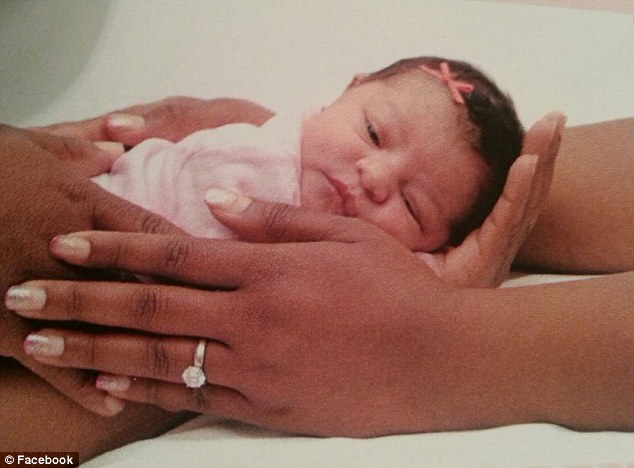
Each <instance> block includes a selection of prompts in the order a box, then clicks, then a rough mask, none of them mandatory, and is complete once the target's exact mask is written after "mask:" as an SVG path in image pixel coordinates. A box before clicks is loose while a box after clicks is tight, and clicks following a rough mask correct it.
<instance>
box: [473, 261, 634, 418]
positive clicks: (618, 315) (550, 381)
mask: <svg viewBox="0 0 634 468" xmlns="http://www.w3.org/2000/svg"><path fill="white" fill-rule="evenodd" d="M476 294H478V295H479V297H480V300H482V301H483V302H480V303H479V304H480V306H482V305H484V307H486V308H485V309H484V311H483V312H482V313H480V312H478V313H474V314H471V315H470V316H469V318H468V319H467V323H465V324H464V329H466V330H470V332H469V333H468V334H467V336H468V337H469V339H468V340H467V341H468V345H467V346H466V349H469V347H471V350H470V352H469V354H471V355H472V356H471V357H469V356H468V355H467V356H466V358H467V359H471V360H472V362H470V367H468V368H466V369H465V372H469V377H468V378H467V379H465V382H467V383H468V382H471V383H473V389H470V388H469V386H468V385H467V386H466V391H467V392H469V391H475V392H481V393H482V394H483V395H486V398H484V399H483V401H484V403H485V405H481V404H480V403H478V404H476V405H474V406H476V407H477V408H478V410H479V411H482V412H484V413H483V415H482V416H484V415H486V417H483V419H482V422H484V423H485V424H486V423H487V422H491V423H505V422H540V421H542V422H553V423H557V424H561V425H564V426H569V427H572V428H575V429H580V430H605V429H616V430H633V429H634V359H633V358H632V357H633V356H634V273H623V274H618V275H611V276H606V277H601V278H595V279H590V280H584V281H574V282H566V283H558V284H550V285H542V286H536V287H526V288H514V289H505V290H498V291H497V292H496V291H495V290H486V291H478V292H477V293H476ZM537 298H539V299H537ZM467 369H468V371H467ZM474 389H475V390H474ZM489 405H491V406H489ZM487 410H488V411H489V412H490V413H486V411H487ZM476 416H479V415H476ZM488 418H494V419H495V418H498V419H499V421H488Z"/></svg>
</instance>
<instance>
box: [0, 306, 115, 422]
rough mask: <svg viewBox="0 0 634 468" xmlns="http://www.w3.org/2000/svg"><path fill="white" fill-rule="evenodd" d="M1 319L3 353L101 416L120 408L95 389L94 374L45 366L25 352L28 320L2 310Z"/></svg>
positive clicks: (28, 330)
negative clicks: (23, 346) (23, 344)
mask: <svg viewBox="0 0 634 468" xmlns="http://www.w3.org/2000/svg"><path fill="white" fill-rule="evenodd" d="M1 320H2V323H3V329H2V333H3V339H2V355H4V356H11V357H13V358H14V359H16V360H18V361H19V362H20V363H21V364H22V365H23V366H25V367H26V368H28V369H30V370H31V371H32V372H34V373H35V374H37V375H39V376H40V377H41V378H42V379H44V380H45V381H47V382H48V383H49V384H51V385H52V386H53V387H55V388H56V389H57V390H59V391H60V392H61V393H63V394H64V395H67V396H68V397H69V398H71V399H72V400H73V401H75V402H77V403H78V404H80V405H81V406H83V407H84V408H86V409H87V410H89V411H92V412H94V413H97V414H100V415H103V416H112V415H114V414H117V413H119V412H120V411H121V410H122V409H123V407H124V404H123V402H122V401H120V400H118V399H116V398H111V397H108V395H107V394H106V393H104V392H103V391H99V390H97V389H96V388H95V386H94V384H95V376H94V375H92V374H90V373H87V372H83V371H79V370H76V369H61V368H54V367H50V366H46V365H43V364H41V363H40V362H38V361H37V360H35V359H34V358H33V357H31V356H29V355H27V354H25V353H24V351H23V348H22V343H23V342H24V340H25V339H26V337H27V336H28V335H29V334H30V333H32V332H33V327H32V326H31V324H30V323H29V322H27V321H26V320H24V319H22V318H21V317H19V316H17V315H15V314H11V313H3V316H2V319H1Z"/></svg>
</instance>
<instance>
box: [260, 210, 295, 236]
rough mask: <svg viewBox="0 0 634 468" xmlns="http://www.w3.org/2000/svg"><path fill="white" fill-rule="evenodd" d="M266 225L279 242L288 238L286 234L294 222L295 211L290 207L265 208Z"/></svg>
mask: <svg viewBox="0 0 634 468" xmlns="http://www.w3.org/2000/svg"><path fill="white" fill-rule="evenodd" d="M265 210H266V211H265V216H264V223H265V226H266V230H267V231H268V232H270V233H271V236H272V237H273V238H274V239H275V240H277V241H280V240H283V239H285V238H286V233H287V232H288V230H289V227H290V225H291V223H292V220H293V213H294V210H293V209H292V207H290V206H289V205H283V204H276V205H268V206H267V207H266V208H265Z"/></svg>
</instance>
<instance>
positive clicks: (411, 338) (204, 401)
mask: <svg viewBox="0 0 634 468" xmlns="http://www.w3.org/2000/svg"><path fill="white" fill-rule="evenodd" d="M224 200H225V202H226V203H225V204H224V206H225V208H224V209H222V208H218V207H216V208H215V209H214V214H215V215H216V216H217V217H218V218H220V219H222V221H223V222H225V223H226V224H227V225H229V226H230V227H231V228H232V229H234V230H236V231H237V232H239V234H240V236H241V237H242V238H246V239H248V240H250V241H251V242H233V241H215V240H207V239H196V238H186V237H173V236H158V235H155V236H145V235H134V234H120V233H103V232H88V233H80V234H74V235H72V236H71V237H70V238H71V239H73V241H72V242H71V245H74V246H75V248H74V249H71V250H70V251H69V250H66V249H65V248H64V247H65V246H66V245H67V244H68V240H69V237H64V238H62V239H59V238H58V239H56V240H54V241H53V242H52V251H53V253H54V254H55V255H57V256H58V257H60V258H64V259H65V260H67V261H71V262H73V263H75V264H77V265H82V266H89V267H100V268H107V269H110V268H115V269H122V270H125V271H129V272H134V273H137V274H143V275H152V276H154V275H156V276H160V277H164V278H169V279H172V280H174V281H175V282H179V283H188V284H193V285H195V286H196V288H195V289H188V288H185V287H181V286H178V285H170V286H165V285H158V284H121V283H119V284H110V283H108V284H106V283H95V282H93V283H90V282H57V281H37V282H29V283H26V284H24V285H22V286H20V287H19V288H18V289H17V290H16V291H17V292H18V293H19V294H20V295H22V296H24V297H26V296H29V297H31V298H32V299H33V300H31V301H30V302H28V303H26V302H24V303H22V304H20V307H18V308H19V309H20V310H19V313H21V314H24V315H25V316H31V317H37V318H46V319H54V320H78V321H82V322H88V323H94V324H100V325H106V326H115V327H123V328H127V329H129V330H139V331H141V332H144V333H143V334H138V335H134V334H131V333H126V334H121V333H110V334H107V335H104V334H91V333H87V332H80V331H71V330H60V329H44V330H41V331H40V332H38V333H37V334H34V335H31V336H30V337H29V338H28V339H27V341H26V347H27V349H28V350H29V352H30V353H32V355H33V356H36V358H37V359H38V360H40V362H43V363H48V364H53V365H56V366H68V367H81V368H88V369H97V370H100V371H105V372H109V373H114V374H117V376H112V375H108V376H105V377H101V378H100V379H99V380H98V384H99V387H100V388H102V389H107V390H110V391H111V392H112V394H113V395H116V396H117V397H120V398H125V399H130V400H134V401H140V402H146V403H152V404H156V405H159V406H161V407H164V408H167V409H188V410H193V411H197V412H204V413H209V414H214V415H218V416H223V417H231V418H236V419H239V420H242V421H246V422H250V423H255V424H259V425H263V426H267V427H275V428H282V429H285V430H290V431H300V432H310V433H313V434H330V435H334V434H347V435H372V434H379V433H388V432H397V431H415V430H421V429H425V428H430V427H439V424H440V425H442V422H441V420H442V416H441V413H435V410H433V409H432V410H431V413H430V414H424V412H423V411H421V409H420V408H419V407H418V406H419V403H420V404H421V405H420V406H423V407H430V408H431V407H432V406H433V405H431V404H430V403H431V402H432V401H435V400H436V399H437V398H438V397H439V396H438V389H439V388H440V387H439V388H436V389H434V390H433V391H432V390H431V388H433V387H434V385H436V383H438V379H439V378H441V376H440V374H441V371H442V369H439V371H438V372H435V373H434V374H433V375H431V374H430V369H429V367H430V366H431V368H432V369H433V368H434V366H436V363H435V361H436V360H437V359H436V357H437V358H440V357H441V356H442V355H443V353H445V351H448V350H449V349H450V348H452V347H453V346H454V344H455V343H456V341H455V338H456V337H455V335H456V333H455V332H454V331H452V327H453V325H452V324H451V322H452V317H453V316H454V311H453V305H454V304H455V303H456V301H457V300H458V297H457V295H458V293H459V292H460V290H450V289H448V288H449V287H448V286H447V285H446V284H445V283H443V282H442V281H440V280H439V279H438V278H436V277H435V275H434V274H433V273H432V272H431V271H430V270H429V269H428V268H427V267H426V266H425V265H424V264H423V263H422V262H421V261H420V260H419V259H418V258H417V257H416V256H415V255H414V254H412V253H411V252H410V251H408V250H407V249H405V248H404V247H403V246H402V245H401V244H400V243H398V242H397V241H396V240H394V239H393V238H391V237H390V236H388V235H387V234H385V233H383V232H382V231H380V230H379V229H378V228H375V227H374V226H371V225H369V224H366V223H365V222H363V221H361V220H358V219H352V218H342V217H334V216H328V215H316V214H314V213H306V212H304V211H301V210H296V209H293V208H291V207H288V206H281V205H266V204H262V203H258V202H251V203H249V201H248V199H245V198H244V197H238V198H232V197H231V196H228V197H225V199H224ZM254 241H259V243H256V242H254ZM77 246H81V248H77ZM427 307H428V308H429V314H428V316H424V317H421V311H424V310H425V309H426V308H427ZM457 328H458V330H459V329H460V327H457ZM148 333H149V334H148ZM161 335H162V336H161ZM166 335H171V336H166ZM199 337H204V338H206V339H207V340H208V344H207V348H206V358H205V362H204V366H205V367H204V368H205V372H206V374H207V378H208V381H209V384H207V385H205V386H203V387H202V388H200V389H190V388H187V387H185V385H184V384H183V382H182V380H181V373H182V372H183V370H184V369H185V368H186V367H187V366H189V365H191V364H192V359H193V355H194V349H195V348H196V345H197V342H198V338H199ZM445 355H446V356H449V354H445ZM433 356H436V357H433ZM430 359H431V360H432V361H434V363H430ZM425 363H427V364H425ZM121 375H124V376H134V377H136V378H134V379H131V378H127V377H120V376H121ZM443 385H444V384H443ZM441 387H442V385H441ZM361 402H362V403H361ZM404 402H409V403H410V404H411V406H410V407H407V404H404ZM351 408H354V410H353V411H351V410H350V409H351ZM387 414H389V415H390V417H386V415H387Z"/></svg>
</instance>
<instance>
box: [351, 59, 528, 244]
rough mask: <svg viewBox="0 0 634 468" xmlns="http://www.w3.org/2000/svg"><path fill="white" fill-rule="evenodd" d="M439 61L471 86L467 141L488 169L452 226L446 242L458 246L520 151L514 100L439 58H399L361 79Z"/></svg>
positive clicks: (472, 70) (485, 211) (467, 68)
mask: <svg viewBox="0 0 634 468" xmlns="http://www.w3.org/2000/svg"><path fill="white" fill-rule="evenodd" d="M442 62H447V64H448V65H449V69H450V70H451V73H452V75H453V76H454V78H455V79H456V80H459V81H464V82H466V83H470V84H472V85H473V86H474V89H473V91H471V92H469V93H461V94H462V97H463V99H464V101H465V106H466V109H467V112H468V115H469V119H470V120H471V122H472V123H473V124H474V125H475V126H476V127H477V129H478V134H477V137H476V138H473V140H474V141H470V142H469V143H470V144H471V145H472V146H473V148H474V149H475V150H476V151H477V152H478V154H480V155H481V156H482V157H483V158H484V160H485V162H486V164H487V166H488V168H489V176H488V180H487V182H486V183H485V185H484V187H483V188H482V189H481V190H480V193H479V194H478V197H477V198H476V200H475V202H474V203H473V205H472V208H471V211H470V213H469V215H468V216H467V217H466V218H464V219H462V220H460V221H458V222H457V223H455V224H454V225H453V226H452V229H451V235H450V239H449V244H450V245H458V244H460V243H461V242H462V241H463V240H464V238H465V237H466V236H467V234H469V233H470V232H471V231H473V230H474V229H476V228H478V227H479V226H480V225H481V224H482V223H483V222H484V220H485V219H486V217H487V216H488V215H489V213H490V212H491V210H492V209H493V206H494V205H495V203H496V201H497V200H498V198H499V197H500V195H501V194H502V190H503V189H504V184H505V183H506V178H507V176H508V172H509V169H510V167H511V165H512V164H513V162H514V161H515V160H516V159H517V157H518V156H519V155H520V152H521V150H522V141H523V139H524V129H523V128H522V124H521V123H520V121H519V119H518V117H517V113H516V111H515V107H514V105H513V101H512V100H511V98H510V96H508V95H507V94H505V93H503V92H502V91H500V89H499V88H498V87H497V85H496V84H495V83H494V82H493V80H491V79H490V78H489V77H488V76H487V75H485V74H484V73H483V72H482V71H480V70H479V69H477V68H476V67H474V66H473V65H471V64H469V63H467V62H462V61H458V60H449V59H445V58H442V57H414V58H407V59H402V60H399V61H397V62H395V63H393V64H392V65H389V66H388V67H386V68H383V69H382V70H379V71H377V72H374V73H372V74H370V75H367V76H366V77H364V78H363V80H362V81H364V82H365V81H373V80H380V79H385V78H389V77H391V76H394V75H398V74H401V73H405V72H407V71H409V70H412V69H415V68H418V67H420V66H421V65H426V66H428V67H430V68H433V69H436V70H438V69H440V64H441V63H442Z"/></svg>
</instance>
